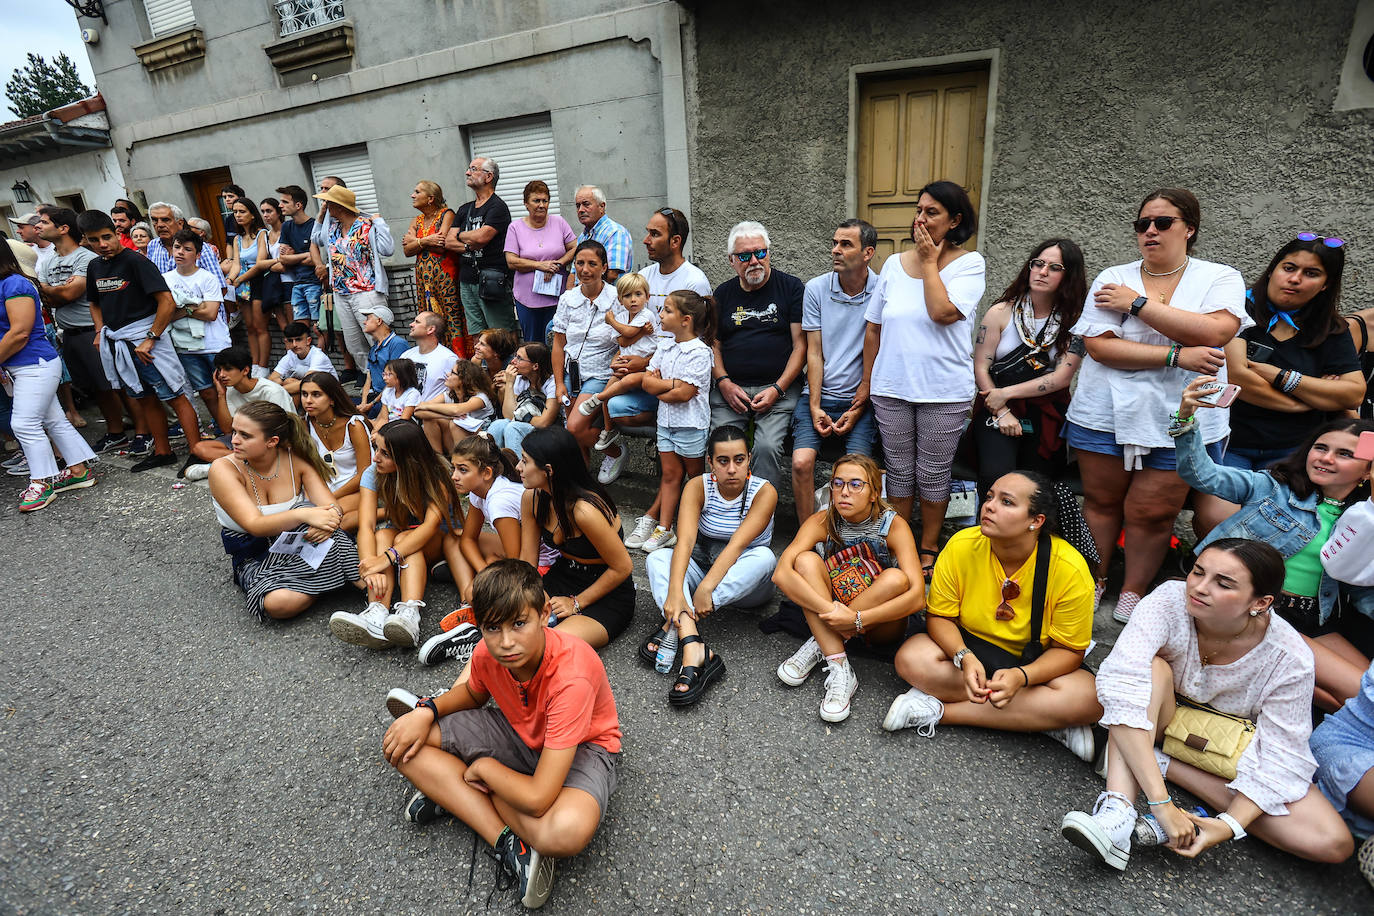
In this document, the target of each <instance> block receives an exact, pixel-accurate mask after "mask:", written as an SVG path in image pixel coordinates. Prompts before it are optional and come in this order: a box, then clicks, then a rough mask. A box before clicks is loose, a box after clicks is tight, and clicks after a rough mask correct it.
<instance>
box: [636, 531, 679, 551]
mask: <svg viewBox="0 0 1374 916" xmlns="http://www.w3.org/2000/svg"><path fill="white" fill-rule="evenodd" d="M676 543H677V535H676V534H675V533H674V532H673V529H671V528H664V527H663V526H662V525H655V526H654V533H653V534H651V535H650V536H649V539H648V540H647V541H645V542H644V543H643V544H641V545H640V546H639V549H640V550H642V551H644V552H645V553H653V552H654V551H655V550H658V549H659V548H660V547H672V546H673V545H674V544H676Z"/></svg>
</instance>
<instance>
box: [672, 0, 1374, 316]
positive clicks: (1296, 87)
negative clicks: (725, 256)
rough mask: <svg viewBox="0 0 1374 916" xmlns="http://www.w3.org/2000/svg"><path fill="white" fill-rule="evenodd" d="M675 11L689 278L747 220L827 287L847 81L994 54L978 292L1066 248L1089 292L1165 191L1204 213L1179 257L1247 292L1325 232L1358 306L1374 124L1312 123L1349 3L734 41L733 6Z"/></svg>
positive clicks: (846, 14) (986, 20) (1323, 106)
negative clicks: (873, 72)
mask: <svg viewBox="0 0 1374 916" xmlns="http://www.w3.org/2000/svg"><path fill="white" fill-rule="evenodd" d="M690 5H691V6H693V7H694V8H695V10H694V19H695V22H694V32H695V36H696V41H695V45H694V48H693V54H694V57H695V60H694V63H693V66H694V69H695V72H696V74H697V76H696V79H695V80H694V81H693V82H692V83H691V84H690V85H691V90H690V91H691V93H692V96H691V97H690V98H689V115H690V117H691V118H692V120H691V121H690V122H689V123H690V126H691V127H692V128H693V134H694V150H693V156H692V191H693V201H694V207H695V212H696V217H697V219H696V229H695V231H696V232H697V233H698V237H697V242H698V247H697V252H698V254H699V255H701V256H703V257H704V258H706V259H715V258H719V257H721V255H720V252H721V251H722V249H723V245H724V241H725V236H726V233H727V232H728V231H729V227H730V226H731V225H732V224H733V223H734V222H735V221H737V220H739V219H745V218H750V219H759V220H761V221H762V222H764V223H765V224H766V225H767V226H768V227H769V228H770V230H771V231H772V234H773V240H774V247H775V249H776V250H777V252H778V257H777V260H776V263H777V264H778V266H780V267H781V268H782V269H784V270H787V271H789V272H793V273H797V274H799V275H801V276H803V277H806V276H811V275H814V274H815V273H819V272H820V271H822V270H824V269H826V268H827V267H828V262H827V259H826V253H827V248H828V246H827V240H828V238H829V233H830V232H831V230H832V229H833V227H834V225H835V224H836V223H837V222H838V221H839V220H841V219H843V218H845V217H847V216H849V215H852V214H851V213H850V206H851V205H850V203H849V202H848V201H847V200H846V191H845V175H846V170H847V169H849V168H852V163H850V162H849V160H848V152H847V137H848V131H849V104H850V83H851V81H850V67H852V66H856V65H862V64H869V63H877V62H883V61H897V60H905V59H913V58H926V57H933V56H938V55H946V54H958V53H966V52H977V51H983V50H989V49H998V50H999V52H1000V55H999V71H1000V72H999V76H998V79H997V83H996V85H995V87H993V88H994V91H995V95H996V106H995V109H993V112H994V127H993V130H994V133H993V144H992V158H991V161H989V162H985V163H984V168H985V169H986V170H990V181H989V185H988V188H989V193H988V196H987V198H986V200H985V201H984V205H983V212H982V213H980V214H979V216H980V218H981V220H982V223H983V228H982V231H981V232H980V238H981V249H982V251H983V253H984V255H985V256H986V257H987V258H988V262H989V274H988V288H989V295H994V294H995V293H996V292H999V291H1000V290H1001V289H1002V288H1003V287H1004V286H1005V285H1006V284H1007V283H1008V282H1009V281H1010V279H1011V278H1012V276H1013V275H1014V273H1015V271H1016V270H1017V269H1019V267H1020V264H1021V259H1022V258H1024V257H1025V255H1026V251H1027V249H1028V248H1029V247H1030V246H1031V245H1033V244H1034V243H1035V242H1036V241H1038V240H1039V239H1041V238H1044V237H1048V236H1052V235H1059V234H1067V235H1069V236H1070V237H1073V238H1075V239H1078V240H1079V241H1080V242H1081V244H1082V246H1083V248H1084V251H1085V253H1086V255H1087V259H1088V266H1089V271H1090V274H1091V273H1095V272H1096V271H1097V270H1100V269H1102V268H1103V267H1106V266H1108V265H1111V264H1116V263H1121V262H1124V261H1127V260H1130V259H1132V258H1133V257H1136V256H1137V252H1136V248H1135V236H1134V234H1133V233H1132V231H1131V229H1130V227H1129V225H1128V220H1129V219H1131V218H1132V217H1134V215H1135V208H1136V206H1137V205H1138V203H1139V200H1140V198H1141V196H1142V195H1143V194H1144V192H1146V191H1147V190H1149V189H1150V188H1152V187H1155V186H1159V185H1182V186H1184V187H1187V188H1190V189H1192V190H1193V191H1194V192H1195V193H1196V194H1197V195H1198V197H1199V198H1200V199H1201V201H1202V205H1203V225H1202V229H1201V237H1200V241H1199V247H1198V248H1197V252H1196V253H1197V254H1198V255H1199V256H1201V257H1204V258H1208V259H1211V260H1218V261H1222V262H1225V263H1228V264H1232V265H1234V266H1235V267H1237V268H1239V269H1240V270H1241V271H1242V273H1244V274H1245V276H1246V278H1247V280H1248V279H1253V277H1254V276H1255V275H1256V274H1257V273H1258V272H1259V271H1261V270H1262V269H1263V268H1264V266H1265V264H1266V263H1267V262H1268V259H1269V257H1270V256H1272V254H1273V252H1274V250H1276V249H1277V247H1278V246H1279V245H1280V244H1281V243H1282V242H1284V241H1286V240H1287V239H1289V238H1291V237H1292V235H1293V234H1295V233H1296V232H1298V231H1301V230H1303V229H1312V230H1314V231H1317V232H1319V233H1321V234H1323V235H1340V236H1342V237H1344V238H1345V239H1347V240H1348V245H1349V247H1348V252H1349V254H1348V257H1347V264H1348V268H1347V272H1346V290H1347V294H1346V296H1345V304H1346V306H1347V307H1355V306H1369V305H1374V257H1371V255H1370V254H1369V252H1370V251H1371V250H1374V192H1372V190H1371V189H1374V111H1371V110H1369V109H1365V110H1356V111H1334V110H1333V101H1334V97H1335V92H1336V87H1337V83H1338V81H1339V75H1340V68H1341V64H1342V62H1343V60H1344V57H1345V51H1346V44H1347V40H1348V37H1349V34H1350V29H1351V22H1352V17H1353V15H1354V10H1355V6H1356V4H1355V3H1354V2H1353V0H1350V2H1324V3H1318V4H1307V5H1304V6H1303V7H1302V9H1301V12H1300V13H1298V12H1297V11H1296V8H1295V7H1294V6H1293V5H1292V4H1291V3H1288V2H1278V0H1255V2H1246V3H1226V2H1215V0H1214V2H1194V3H1187V4H1169V5H1167V6H1164V7H1161V6H1160V5H1158V4H1155V5H1141V4H1136V3H1133V2H1122V0H1112V2H1100V0H1097V2H1091V3H1088V2H1083V0H1066V2H1059V3H1034V4H1031V3H1023V2H1013V0H991V2H980V0H969V2H965V3H960V4H949V5H941V6H936V5H933V4H913V3H909V2H895V0H872V2H868V3H864V4H855V5H850V6H844V5H836V4H833V3H818V2H795V3H778V2H761V3H756V4H754V6H753V7H752V8H751V12H750V14H749V16H748V17H746V18H747V21H746V22H741V19H740V17H739V15H738V12H739V10H738V5H737V4H734V3H725V2H720V0H704V2H700V3H693V4H690ZM1351 268H1353V270H1352V269H1351ZM710 269H711V270H712V276H713V277H717V276H719V275H720V268H719V267H718V266H713V267H711V268H710ZM984 304H985V305H986V304H987V303H986V302H985V303H984Z"/></svg>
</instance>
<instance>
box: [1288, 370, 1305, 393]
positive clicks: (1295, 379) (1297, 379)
mask: <svg viewBox="0 0 1374 916" xmlns="http://www.w3.org/2000/svg"><path fill="white" fill-rule="evenodd" d="M1301 382H1302V373H1301V372H1299V371H1298V370H1296V369H1292V370H1289V372H1288V378H1287V379H1286V380H1285V381H1284V383H1283V393H1284V394H1292V393H1293V392H1295V391H1297V390H1298V385H1299V384H1300V383H1301Z"/></svg>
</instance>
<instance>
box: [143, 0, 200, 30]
mask: <svg viewBox="0 0 1374 916" xmlns="http://www.w3.org/2000/svg"><path fill="white" fill-rule="evenodd" d="M143 11H144V12H146V13H147V14H148V25H149V26H150V27H151V28H152V30H153V37H154V38H157V37H159V36H161V35H171V34H172V33H173V32H180V31H182V30H183V29H189V28H190V27H191V26H193V25H195V24H196V11H195V10H194V9H193V8H192V7H191V0H143Z"/></svg>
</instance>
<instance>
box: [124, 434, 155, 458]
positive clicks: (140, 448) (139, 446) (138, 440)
mask: <svg viewBox="0 0 1374 916" xmlns="http://www.w3.org/2000/svg"><path fill="white" fill-rule="evenodd" d="M152 453H153V437H152V436H134V438H133V441H132V442H130V443H129V452H128V454H129V457H130V458H147V457H148V456H149V455H151V454H152Z"/></svg>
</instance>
